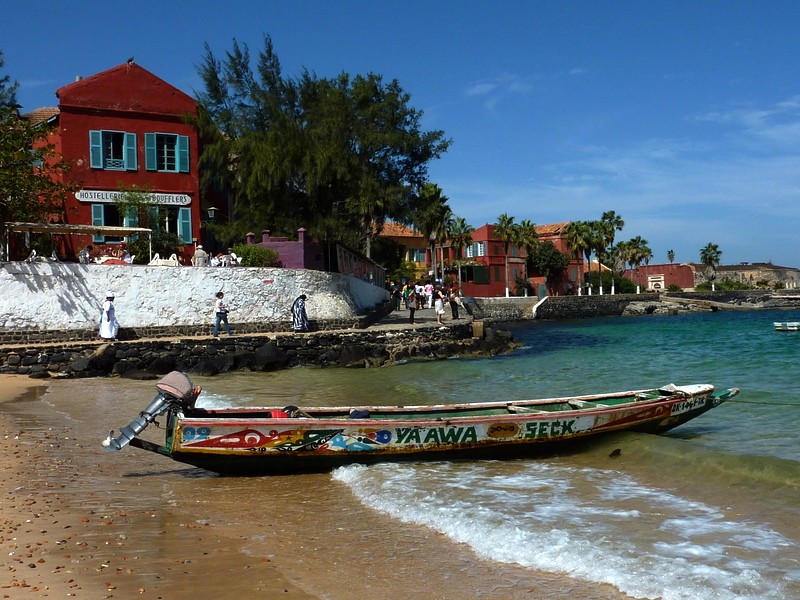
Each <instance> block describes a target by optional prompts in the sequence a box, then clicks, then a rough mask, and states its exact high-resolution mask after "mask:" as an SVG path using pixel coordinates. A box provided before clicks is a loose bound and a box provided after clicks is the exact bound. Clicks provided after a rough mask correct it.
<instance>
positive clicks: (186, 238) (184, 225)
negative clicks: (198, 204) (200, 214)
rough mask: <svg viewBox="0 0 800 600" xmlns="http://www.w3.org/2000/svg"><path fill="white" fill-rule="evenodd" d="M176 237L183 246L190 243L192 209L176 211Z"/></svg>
mask: <svg viewBox="0 0 800 600" xmlns="http://www.w3.org/2000/svg"><path fill="white" fill-rule="evenodd" d="M178 237H179V238H181V240H182V241H183V243H184V244H191V243H192V209H191V208H179V209H178Z"/></svg>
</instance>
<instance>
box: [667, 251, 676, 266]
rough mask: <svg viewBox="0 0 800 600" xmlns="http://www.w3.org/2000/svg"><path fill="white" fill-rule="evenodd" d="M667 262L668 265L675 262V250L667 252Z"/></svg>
mask: <svg viewBox="0 0 800 600" xmlns="http://www.w3.org/2000/svg"><path fill="white" fill-rule="evenodd" d="M667 260H668V261H669V264H672V263H673V262H675V250H667Z"/></svg>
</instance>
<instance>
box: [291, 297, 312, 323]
mask: <svg viewBox="0 0 800 600" xmlns="http://www.w3.org/2000/svg"><path fill="white" fill-rule="evenodd" d="M292 329H294V330H295V331H308V315H307V314H306V295H305V294H300V295H299V296H298V297H297V298H295V300H294V302H292Z"/></svg>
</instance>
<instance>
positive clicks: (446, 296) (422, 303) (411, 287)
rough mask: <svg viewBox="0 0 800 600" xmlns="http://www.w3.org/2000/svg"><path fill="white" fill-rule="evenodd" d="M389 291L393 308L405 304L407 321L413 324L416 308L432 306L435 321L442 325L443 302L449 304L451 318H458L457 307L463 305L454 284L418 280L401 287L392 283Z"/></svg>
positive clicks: (398, 308) (396, 308) (397, 308)
mask: <svg viewBox="0 0 800 600" xmlns="http://www.w3.org/2000/svg"><path fill="white" fill-rule="evenodd" d="M389 291H390V293H391V295H392V301H393V302H394V307H395V310H400V307H401V304H405V306H406V308H407V309H408V311H409V323H411V324H412V325H413V324H414V313H416V311H417V310H420V309H431V308H432V309H433V310H434V312H435V314H436V322H437V323H438V324H439V325H442V324H443V322H442V317H443V316H444V313H445V304H449V305H450V311H451V313H452V315H453V319H458V318H459V316H458V308H459V306H463V304H462V302H461V297H460V296H459V294H458V288H457V287H456V286H452V287H446V286H443V285H434V284H433V283H432V282H430V281H428V282H426V283H424V284H423V283H422V282H418V281H409V282H408V283H406V284H405V285H403V286H402V287H401V286H399V285H397V284H395V283H392V284H390V290H389Z"/></svg>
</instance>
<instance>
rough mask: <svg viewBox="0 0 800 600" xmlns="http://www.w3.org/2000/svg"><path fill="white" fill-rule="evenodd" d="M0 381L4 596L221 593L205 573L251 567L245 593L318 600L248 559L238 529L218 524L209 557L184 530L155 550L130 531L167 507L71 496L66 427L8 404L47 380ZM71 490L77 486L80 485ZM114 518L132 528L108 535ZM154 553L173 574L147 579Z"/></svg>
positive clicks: (264, 562)
mask: <svg viewBox="0 0 800 600" xmlns="http://www.w3.org/2000/svg"><path fill="white" fill-rule="evenodd" d="M0 385H1V386H2V391H0V438H2V439H3V441H4V442H5V443H4V444H2V449H0V469H2V471H0V472H2V475H0V490H1V491H2V497H3V503H2V507H3V509H2V529H0V548H2V551H3V555H4V556H5V558H4V560H3V563H2V571H0V573H2V575H1V576H0V582H2V583H0V598H4V599H5V598H17V597H19V594H21V593H22V592H27V596H26V597H37V598H47V597H53V598H55V597H58V598H63V597H65V596H67V597H75V598H87V599H92V598H114V597H116V598H131V597H138V596H140V597H143V598H165V599H166V598H176V596H175V594H174V593H173V592H174V590H175V589H179V586H180V585H183V586H184V587H185V589H187V590H191V589H196V587H197V586H198V585H203V586H204V589H206V590H207V591H209V592H211V591H218V592H219V593H220V597H222V595H224V593H225V591H224V590H225V589H226V588H227V587H228V583H227V582H225V581H215V578H213V577H212V578H209V577H208V574H209V573H213V572H216V573H221V574H225V575H227V576H231V574H236V573H242V572H243V569H250V570H254V571H255V570H257V571H258V572H259V573H260V576H259V577H258V580H257V586H258V587H257V588H256V589H250V590H249V591H250V592H253V591H257V592H259V594H263V595H261V596H260V597H268V598H278V597H280V598H284V599H286V600H316V599H317V596H313V595H310V594H307V593H305V592H304V591H302V590H301V589H299V588H297V587H296V586H294V585H292V584H291V583H290V580H289V578H287V577H286V576H285V575H284V573H283V572H281V570H280V569H279V568H278V567H277V566H276V565H275V564H271V561H270V559H269V558H268V557H263V556H261V557H258V556H248V555H247V554H246V553H245V552H244V549H243V548H242V543H241V540H240V539H238V538H237V537H236V536H235V532H230V534H228V533H227V532H225V531H222V532H219V531H215V532H214V533H215V535H216V536H217V537H218V540H217V541H216V544H215V547H214V552H213V554H209V553H208V552H204V550H206V548H205V546H203V545H198V544H197V543H196V538H195V537H194V536H193V535H184V536H180V537H181V539H180V543H174V544H170V545H168V546H166V547H159V548H158V550H157V551H156V550H155V549H154V548H152V547H150V545H149V544H148V543H147V541H148V540H147V538H145V537H143V536H142V537H139V536H136V535H134V532H136V531H137V529H138V528H139V527H145V526H151V525H150V524H149V523H147V521H146V520H145V519H150V520H151V521H152V519H154V518H156V517H157V514H156V513H157V512H158V511H160V510H164V509H163V508H159V509H154V510H152V511H149V512H150V514H148V515H142V514H128V512H126V511H124V510H120V509H117V510H115V509H114V508H113V504H114V503H115V499H114V498H113V495H112V498H111V499H110V500H105V501H103V500H101V501H100V505H105V506H103V508H104V510H99V509H98V508H97V506H98V501H97V498H96V497H95V494H94V493H90V492H87V494H86V498H85V499H82V498H75V497H74V494H73V493H72V490H71V489H70V488H73V487H75V482H76V479H78V478H80V477H81V476H82V474H81V473H79V472H78V471H79V470H78V468H77V467H76V465H74V464H73V463H72V461H71V459H70V455H69V453H68V452H65V451H64V450H66V446H69V445H72V444H73V440H71V439H70V436H69V431H68V430H67V431H60V429H61V427H59V426H53V425H51V424H48V423H45V422H43V423H37V422H36V420H37V418H38V417H40V416H41V417H46V415H37V411H39V412H40V410H39V409H38V408H34V410H33V411H32V413H33V414H31V412H30V411H28V412H27V413H26V414H25V416H24V417H23V418H20V416H19V415H15V414H14V411H10V410H9V408H10V407H11V405H12V404H14V403H17V402H19V403H21V404H22V403H26V401H27V400H33V399H36V398H41V397H42V395H44V394H45V393H46V391H47V388H48V385H47V384H45V383H41V382H37V381H36V380H32V379H29V378H21V377H18V376H14V375H0ZM42 421H47V419H46V418H43V419H42ZM40 428H41V429H40ZM37 430H38V431H37ZM92 442H94V440H92ZM76 445H80V444H79V443H78V444H76ZM77 487H78V489H80V484H79V483H78V484H77ZM100 513H102V514H100ZM115 521H116V522H117V523H119V524H120V525H121V526H122V527H123V528H124V529H125V530H126V531H127V532H128V533H117V534H116V535H114V532H113V531H112V529H119V528H118V527H109V525H112V523H113V522H115ZM151 527H152V526H151ZM187 527H188V526H187ZM184 529H185V528H184ZM151 554H156V555H157V557H158V563H160V564H162V565H172V566H173V567H175V565H179V568H170V567H167V569H166V570H171V571H172V572H171V573H170V575H169V578H165V579H159V577H153V576H152V572H153V571H158V570H159V569H158V567H157V566H156V565H151V564H149V562H150V561H148V556H149V555H151ZM154 567H155V568H154ZM255 584H256V583H255V582H253V585H255ZM217 588H219V589H217ZM237 588H238V589H242V591H245V590H244V586H243V585H242V582H239V583H238V584H237V583H233V584H231V585H230V589H237Z"/></svg>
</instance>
